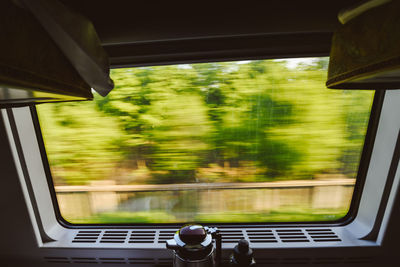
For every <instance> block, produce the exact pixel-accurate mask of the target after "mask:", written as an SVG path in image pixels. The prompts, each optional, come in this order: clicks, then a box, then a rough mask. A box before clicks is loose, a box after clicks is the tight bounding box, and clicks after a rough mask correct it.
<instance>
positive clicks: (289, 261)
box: [44, 257, 374, 267]
mask: <svg viewBox="0 0 400 267" xmlns="http://www.w3.org/2000/svg"><path fill="white" fill-rule="evenodd" d="M44 260H45V261H46V262H48V263H64V264H65V263H71V264H73V263H82V264H90V263H94V264H131V265H137V266H156V267H158V266H159V267H162V266H171V265H172V258H159V259H152V258H83V257H45V258H44ZM373 260H374V258H372V257H348V258H343V257H319V258H307V257H302V258H264V259H256V262H257V266H273V265H284V266H288V265H289V266H290V265H304V264H310V265H311V264H312V265H313V266H315V265H321V266H325V265H327V264H329V265H333V264H348V265H356V266H360V265H361V264H362V265H365V264H367V263H372V262H373ZM225 263H227V262H225Z"/></svg>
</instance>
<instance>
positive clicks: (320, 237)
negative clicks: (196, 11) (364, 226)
mask: <svg viewBox="0 0 400 267" xmlns="http://www.w3.org/2000/svg"><path fill="white" fill-rule="evenodd" d="M306 231H307V233H308V235H309V236H310V237H311V238H312V240H313V241H314V242H339V241H342V240H341V239H340V238H339V237H338V236H337V235H336V234H335V233H334V232H333V231H332V230H331V229H306Z"/></svg>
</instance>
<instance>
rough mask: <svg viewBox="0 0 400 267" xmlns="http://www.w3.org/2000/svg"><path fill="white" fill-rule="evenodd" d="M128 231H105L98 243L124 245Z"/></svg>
mask: <svg viewBox="0 0 400 267" xmlns="http://www.w3.org/2000/svg"><path fill="white" fill-rule="evenodd" d="M127 236H128V231H105V232H104V234H103V235H102V237H101V239H100V243H125V240H126V237H127Z"/></svg>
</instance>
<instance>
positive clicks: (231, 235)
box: [220, 229, 244, 243]
mask: <svg viewBox="0 0 400 267" xmlns="http://www.w3.org/2000/svg"><path fill="white" fill-rule="evenodd" d="M220 233H221V236H222V243H237V242H238V241H239V240H241V239H244V235H243V231H242V230H230V229H222V230H221V231H220Z"/></svg>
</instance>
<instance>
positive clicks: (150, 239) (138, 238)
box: [129, 231, 156, 244]
mask: <svg viewBox="0 0 400 267" xmlns="http://www.w3.org/2000/svg"><path fill="white" fill-rule="evenodd" d="M155 236H156V231H133V232H132V233H131V236H130V238H129V243H139V244H144V243H154V240H155Z"/></svg>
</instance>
